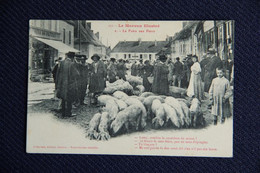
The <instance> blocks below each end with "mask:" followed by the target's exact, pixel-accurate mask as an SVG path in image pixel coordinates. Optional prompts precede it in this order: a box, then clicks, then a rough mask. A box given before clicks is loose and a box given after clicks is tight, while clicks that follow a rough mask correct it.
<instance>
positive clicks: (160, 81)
mask: <svg viewBox="0 0 260 173" xmlns="http://www.w3.org/2000/svg"><path fill="white" fill-rule="evenodd" d="M159 60H160V62H159V63H157V64H156V65H155V67H154V80H153V84H152V92H153V93H156V94H162V95H167V94H168V93H169V82H168V73H169V68H168V66H167V65H166V64H167V63H168V62H167V57H166V56H165V55H161V56H159Z"/></svg>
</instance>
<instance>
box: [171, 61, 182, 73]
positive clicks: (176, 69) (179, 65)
mask: <svg viewBox="0 0 260 173" xmlns="http://www.w3.org/2000/svg"><path fill="white" fill-rule="evenodd" d="M182 71H183V65H182V63H181V62H180V61H177V62H175V64H174V71H173V74H174V75H181V74H182Z"/></svg>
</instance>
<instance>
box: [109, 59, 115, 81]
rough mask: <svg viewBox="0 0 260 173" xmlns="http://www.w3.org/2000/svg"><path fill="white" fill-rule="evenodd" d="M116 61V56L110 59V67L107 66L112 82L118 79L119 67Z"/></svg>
mask: <svg viewBox="0 0 260 173" xmlns="http://www.w3.org/2000/svg"><path fill="white" fill-rule="evenodd" d="M115 61H116V59H115V58H111V59H110V63H109V65H108V67H107V75H108V81H109V82H110V83H113V82H115V81H116V75H117V68H116V64H115Z"/></svg>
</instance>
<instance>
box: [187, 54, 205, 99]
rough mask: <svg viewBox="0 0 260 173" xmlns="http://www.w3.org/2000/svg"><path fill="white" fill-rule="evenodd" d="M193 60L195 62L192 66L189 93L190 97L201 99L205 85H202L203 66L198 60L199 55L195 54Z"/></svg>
mask: <svg viewBox="0 0 260 173" xmlns="http://www.w3.org/2000/svg"><path fill="white" fill-rule="evenodd" d="M192 61H193V62H194V63H193V65H192V66H191V68H190V70H191V75H190V82H189V86H188V89H187V95H188V96H189V97H195V98H197V99H199V100H202V99H203V97H204V95H203V87H202V80H201V75H200V74H201V67H200V63H199V62H198V57H197V56H196V55H194V56H193V57H192Z"/></svg>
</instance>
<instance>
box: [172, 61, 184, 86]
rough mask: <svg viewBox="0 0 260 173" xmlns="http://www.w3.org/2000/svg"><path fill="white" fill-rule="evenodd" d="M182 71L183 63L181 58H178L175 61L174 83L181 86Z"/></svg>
mask: <svg viewBox="0 0 260 173" xmlns="http://www.w3.org/2000/svg"><path fill="white" fill-rule="evenodd" d="M182 71H183V65H182V63H181V62H180V58H179V57H177V58H176V62H175V63H174V71H173V74H174V75H173V85H174V86H176V82H177V86H178V87H181V79H182Z"/></svg>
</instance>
